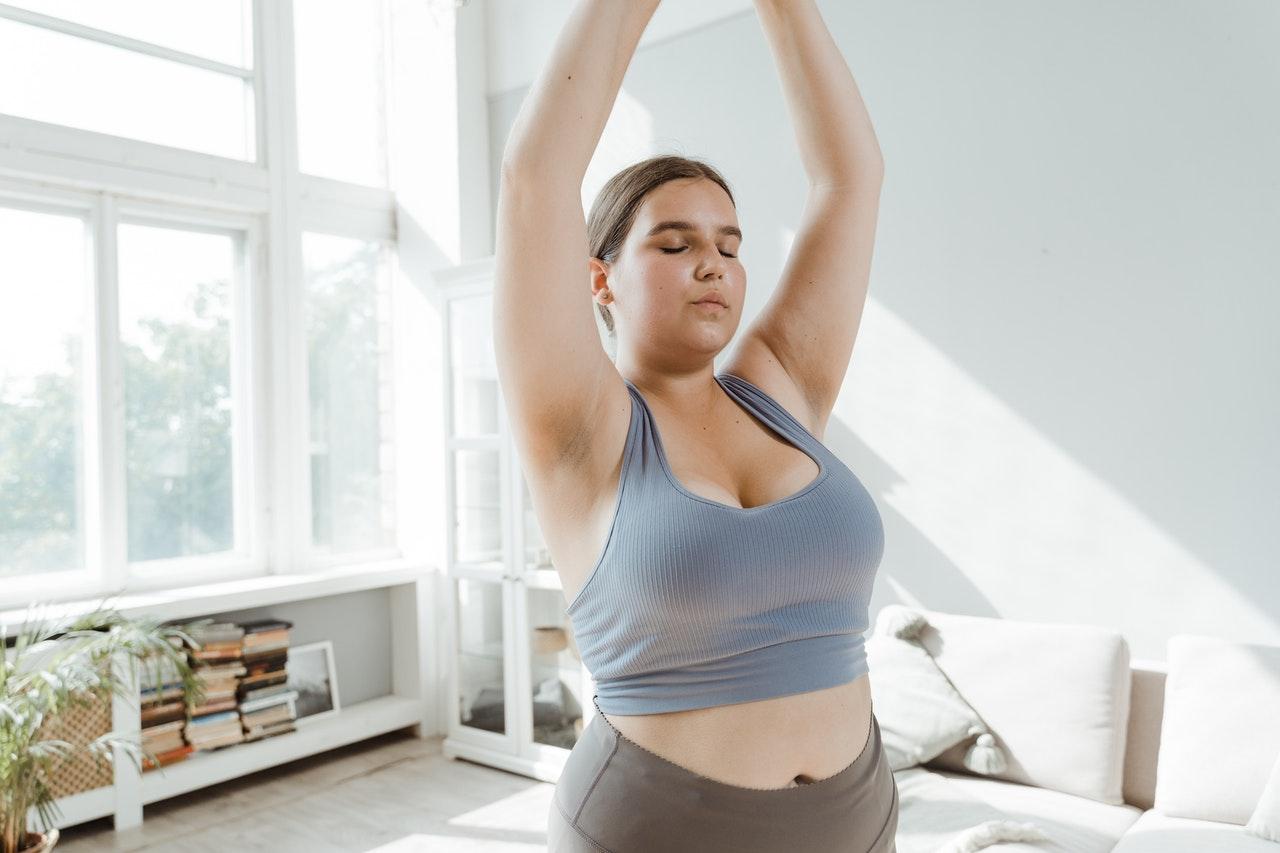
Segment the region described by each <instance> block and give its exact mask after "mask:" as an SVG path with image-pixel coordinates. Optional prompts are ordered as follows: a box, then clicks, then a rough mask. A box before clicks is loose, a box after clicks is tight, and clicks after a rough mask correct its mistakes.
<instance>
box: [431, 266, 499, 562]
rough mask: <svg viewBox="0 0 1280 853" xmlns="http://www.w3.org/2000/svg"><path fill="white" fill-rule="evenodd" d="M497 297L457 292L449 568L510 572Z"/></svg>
mask: <svg viewBox="0 0 1280 853" xmlns="http://www.w3.org/2000/svg"><path fill="white" fill-rule="evenodd" d="M492 311H493V296H492V293H491V292H489V291H488V290H487V289H486V290H473V291H472V292H468V293H461V294H457V295H455V296H453V297H451V298H450V300H449V303H448V315H447V316H448V323H447V334H448V344H449V363H448V383H449V392H448V399H447V401H446V403H447V405H448V407H449V409H450V411H449V413H448V417H447V418H446V421H447V429H448V434H449V437H448V447H449V458H448V466H447V477H448V479H449V483H448V485H449V489H448V495H449V511H450V513H451V519H450V525H449V538H450V541H449V573H450V574H457V572H456V571H455V569H459V568H460V569H464V570H470V573H475V572H481V573H483V574H485V575H487V576H489V577H492V578H493V579H494V580H497V579H498V578H501V577H504V576H506V575H507V574H509V573H508V572H507V571H506V570H505V568H504V567H505V566H506V563H507V556H508V555H507V542H508V538H507V517H508V516H507V512H506V507H507V506H508V505H509V501H508V500H507V499H506V497H505V492H506V484H507V482H508V480H507V478H506V477H505V476H504V468H505V466H506V464H507V455H508V454H507V451H506V450H505V449H504V435H503V433H504V430H503V428H502V420H503V415H502V413H503V407H502V399H501V395H500V393H499V389H498V369H497V361H496V359H495V357H494V351H493V333H492V329H493V321H492Z"/></svg>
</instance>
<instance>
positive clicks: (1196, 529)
mask: <svg viewBox="0 0 1280 853" xmlns="http://www.w3.org/2000/svg"><path fill="white" fill-rule="evenodd" d="M477 3H479V4H480V5H481V7H482V8H481V9H471V8H469V9H464V10H463V12H462V14H464V15H465V14H483V15H485V17H486V21H485V32H486V42H485V43H486V51H487V62H486V74H487V76H488V92H489V94H488V99H489V121H488V126H489V140H488V145H489V152H488V156H489V162H490V165H491V168H495V167H496V164H497V163H498V162H499V158H500V156H501V152H502V147H503V145H504V144H505V141H506V138H507V134H508V132H509V130H510V127H511V123H512V120H513V119H514V117H515V115H516V112H517V110H518V109H519V106H520V103H521V100H522V99H523V97H524V96H525V93H526V92H527V87H528V85H529V83H530V82H531V81H532V79H533V77H534V76H535V75H536V74H537V73H538V71H539V69H540V68H541V63H542V62H544V61H545V59H546V57H547V56H548V55H549V52H550V49H551V45H552V41H553V40H554V38H555V37H556V35H557V33H558V31H559V27H560V26H561V25H562V24H563V22H564V20H565V18H566V17H567V15H568V13H569V10H570V8H571V3H569V2H567V0H557V2H551V0H538V2H530V0H487V3H481V2H480V0H472V5H473V7H474V6H476V5H477ZM818 6H819V8H820V10H821V11H822V14H823V17H824V18H825V20H826V21H827V23H828V25H829V27H830V28H831V30H832V33H833V34H834V37H835V39H836V41H837V43H838V44H839V45H840V47H841V49H842V50H843V52H844V55H845V58H846V59H847V61H848V62H849V65H850V68H851V69H852V71H853V73H854V76H855V78H856V79H857V81H858V84H859V87H860V88H861V90H862V93H863V96H864V98H865V100H866V101H867V103H868V108H869V110H870V111H871V115H872V119H873V121H874V123H875V127H876V130H877V134H878V136H879V139H880V144H881V149H882V151H883V153H884V157H885V161H886V178H885V184H884V191H883V195H882V201H881V215H880V223H879V227H878V232H877V244H876V250H875V258H874V263H873V268H872V276H871V291H870V296H869V299H868V305H867V309H866V313H865V315H864V317H863V320H862V325H861V329H860V331H859V335H858V340H857V344H856V346H855V348H854V352H853V358H852V361H851V363H850V368H849V373H848V375H847V377H846V380H845V384H844V389H843V393H842V396H841V398H840V401H839V403H838V405H837V408H836V411H835V413H834V415H833V418H832V420H831V422H830V425H829V427H828V430H827V433H826V436H825V438H826V442H827V444H828V446H830V447H831V448H832V449H833V450H834V451H835V452H836V453H838V454H839V455H840V456H841V457H842V458H843V459H844V461H845V462H846V463H847V464H848V465H849V466H850V467H851V468H852V469H853V471H854V472H855V473H857V474H858V476H859V477H860V478H862V480H863V482H864V483H865V484H866V485H867V487H868V488H869V489H870V490H871V491H872V493H873V494H874V495H875V497H876V500H877V503H878V505H879V507H880V510H881V513H882V515H883V517H884V520H885V526H886V535H887V545H886V552H885V558H884V562H883V564H882V567H881V574H880V577H879V580H878V582H877V585H876V597H875V599H874V600H873V602H872V608H873V612H874V611H875V610H876V609H878V608H879V607H880V606H882V605H883V604H886V603H889V602H892V601H901V602H904V603H909V604H917V605H921V606H924V607H928V608H934V609H940V610H947V611H952V612H959V613H970V614H976V615H995V616H1002V617H1005V618H1011V619H1029V620H1038V621H1053V622H1087V623H1092V624H1099V625H1106V626H1112V627H1116V628H1118V629H1119V630H1121V631H1122V632H1123V633H1124V634H1125V635H1126V637H1127V638H1128V640H1129V643H1130V646H1131V650H1132V653H1133V654H1134V656H1136V657H1146V658H1155V659H1164V657H1165V646H1164V644H1165V641H1166V639H1167V638H1168V637H1169V636H1170V635H1171V634H1174V633H1180V632H1191V633H1204V634H1212V635H1218V636H1224V637H1229V638H1235V639H1240V640H1246V641H1250V642H1265V643H1280V523H1277V522H1278V521H1280V497H1278V496H1280V488H1278V481H1280V448H1278V447H1277V441H1276V439H1277V437H1278V436H1280V343H1277V342H1278V341H1280V335H1278V334H1277V324H1278V320H1280V239H1277V237H1278V235H1280V158H1278V157H1277V152H1280V60H1278V59H1277V57H1278V56H1280V54H1278V53H1277V52H1276V49H1275V45H1276V43H1277V40H1278V39H1280V4H1276V3H1274V2H1272V0H1233V2H1227V3H1217V2H1215V3H1210V2H1207V0H1202V2H1190V0H1170V2H1162V3H1155V2H1126V3H1106V2H1099V0H1078V2H1072V3H1066V2H1060V3H1039V4H1026V3H1021V2H1013V0H981V2H978V1H977V0H967V2H950V3H941V2H923V0H897V2H887V0H886V2H875V3H871V2H861V1H860V2H852V0H840V1H839V2H837V0H819V2H818ZM686 78H691V79H692V80H694V81H697V82H695V83H689V82H688V81H687V80H686ZM665 152H675V153H681V154H685V155H687V156H692V157H698V158H702V159H706V160H708V161H709V162H711V163H712V164H714V165H715V166H717V167H718V168H719V169H721V171H722V172H724V174H725V175H726V177H727V178H728V179H729V182H730V185H731V186H732V187H733V188H734V191H735V194H736V196H737V198H738V209H739V218H740V222H741V224H742V227H743V230H744V232H745V235H746V236H745V241H744V243H743V247H742V253H741V257H742V258H743V261H744V263H745V265H746V267H747V270H748V294H749V295H748V305H747V307H746V309H745V312H744V317H743V325H744V326H745V325H746V323H747V322H748V321H749V319H750V317H752V316H753V315H754V313H755V312H757V311H758V310H759V308H760V306H762V305H763V304H764V302H765V301H766V299H767V296H768V292H769V291H770V289H771V288H772V287H773V284H774V282H775V281H776V280H777V278H778V275H779V273H780V271H781V269H782V266H783V262H784V260H785V256H786V251H787V248H788V246H789V245H790V242H791V240H792V239H793V237H794V228H795V226H796V223H797V222H798V218H799V214H800V211H801V207H802V205H803V201H804V194H805V190H804V173H803V171H802V167H801V162H800V158H799V155H798V152H797V149H796V144H795V137H794V132H793V129H792V127H791V124H790V120H789V117H788V115H787V111H786V105H785V102H784V101H783V97H782V89H781V86H780V84H779V81H778V77H777V72H776V70H775V68H774V66H773V61H772V56H771V54H770V53H769V50H768V46H767V44H766V42H765V40H764V36H763V33H762V31H761V29H760V26H759V23H758V21H757V19H756V14H755V10H754V6H753V5H752V4H751V3H749V2H746V0H743V2H723V3H706V4H703V3H699V4H693V3H685V4H681V3H679V2H675V0H668V3H667V4H664V5H663V6H661V7H659V9H658V12H657V14H656V15H655V18H654V20H653V22H652V23H651V27H650V30H649V31H648V32H647V33H646V37H645V39H644V40H642V42H641V46H640V49H639V51H638V52H637V55H636V58H635V60H634V61H633V63H632V65H631V68H630V70H629V72H628V74H627V77H626V80H625V81H624V86H623V92H622V93H621V94H620V96H619V99H618V102H617V104H616V106H615V109H614V112H613V114H612V116H611V118H610V122H609V126H608V127H607V129H606V131H605V135H604V139H603V140H602V141H601V145H600V148H599V149H598V151H597V156H596V158H595V160H594V161H593V164H592V169H591V170H590V172H589V173H588V178H587V181H586V183H585V185H584V187H583V204H584V210H585V209H586V208H587V207H588V206H589V205H590V202H591V200H592V199H593V198H594V196H595V193H596V191H597V190H598V188H599V187H600V185H601V184H602V183H603V182H604V180H605V179H607V178H608V176H609V175H611V174H612V173H613V172H615V171H616V170H617V169H619V168H622V167H623V166H625V165H627V164H628V163H630V162H633V161H634V160H637V159H641V158H643V157H647V156H650V155H652V154H656V153H665ZM494 174H496V171H495V172H494ZM485 190H486V191H487V192H489V196H490V204H491V205H492V202H493V198H494V197H495V196H496V192H497V185H496V180H495V181H493V182H492V185H491V186H489V187H486V188H485ZM582 285H583V298H584V299H587V298H589V297H588V286H587V278H586V269H585V264H584V275H583V282H582Z"/></svg>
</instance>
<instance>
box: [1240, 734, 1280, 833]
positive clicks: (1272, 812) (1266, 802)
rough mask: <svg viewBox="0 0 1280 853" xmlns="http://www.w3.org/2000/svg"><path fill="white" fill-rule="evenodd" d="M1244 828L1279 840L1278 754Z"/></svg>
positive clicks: (1279, 784)
mask: <svg viewBox="0 0 1280 853" xmlns="http://www.w3.org/2000/svg"><path fill="white" fill-rule="evenodd" d="M1244 828H1245V831H1246V832H1248V833H1249V834H1250V835H1256V836H1258V837H1259V838H1265V839H1266V840H1268V841H1280V755H1277V756H1276V763H1275V764H1273V765H1271V777H1270V778H1269V779H1267V785H1266V787H1265V788H1263V789H1262V796H1261V797H1260V798H1259V799H1258V805H1256V806H1254V809H1253V815H1252V816H1251V817H1250V818H1249V822H1248V823H1246V824H1245V825H1244Z"/></svg>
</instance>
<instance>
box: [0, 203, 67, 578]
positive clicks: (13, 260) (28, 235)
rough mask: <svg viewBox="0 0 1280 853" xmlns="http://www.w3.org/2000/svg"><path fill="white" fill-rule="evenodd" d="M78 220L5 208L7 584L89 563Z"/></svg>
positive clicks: (2, 335)
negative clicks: (18, 577)
mask: <svg viewBox="0 0 1280 853" xmlns="http://www.w3.org/2000/svg"><path fill="white" fill-rule="evenodd" d="M87 236H88V232H87V228H86V223H85V221H84V219H83V218H81V217H80V216H77V215H75V214H67V213H53V212H42V211H38V210H22V209H14V208H0V282H4V286H3V289H0V578H2V577H4V576H5V575H15V574H25V573H33V572H41V573H44V572H59V571H66V570H69V569H72V568H74V567H76V566H78V565H80V564H81V563H82V562H83V561H84V553H85V551H84V548H85V529H84V524H85V522H84V509H83V505H82V503H83V500H84V490H83V486H82V482H83V479H84V470H83V461H82V457H83V448H84V440H83V435H82V431H81V421H82V412H81V410H82V407H83V405H84V384H83V378H84V371H83V367H82V362H83V353H84V338H85V335H84V312H83V310H82V306H83V304H84V295H85V294H86V293H87V292H88V288H87V281H86V279H87V274H88V271H89V267H88V264H87V263H86V259H87V257H88V249H89V243H88V240H87Z"/></svg>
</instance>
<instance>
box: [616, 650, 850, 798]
mask: <svg viewBox="0 0 1280 853" xmlns="http://www.w3.org/2000/svg"><path fill="white" fill-rule="evenodd" d="M604 717H605V719H607V720H608V721H609V723H610V724H612V725H613V727H614V728H615V729H617V730H618V731H619V732H621V733H622V735H623V736H624V737H625V738H627V740H630V741H632V742H633V743H636V744H639V745H640V746H642V747H644V748H645V749H647V750H649V751H650V752H652V753H654V754H656V755H658V756H660V757H662V758H664V759H666V760H667V761H670V762H671V763H673V764H677V765H679V766H681V767H683V768H685V769H686V770H690V771H692V772H694V773H697V774H698V775H700V776H705V777H707V778H708V779H712V780H715V781H717V782H722V783H724V784H727V785H737V786H738V787H742V788H793V787H796V786H797V785H803V784H808V783H812V782H817V781H821V780H823V779H826V778H828V777H830V776H834V775H835V774H837V773H839V772H840V771H841V770H843V769H844V768H846V767H848V766H849V765H850V764H852V763H853V762H854V761H855V760H856V759H857V758H858V757H859V755H861V753H862V749H863V747H864V746H865V745H866V743H867V741H868V736H869V735H870V732H871V682H870V678H869V675H865V674H864V675H862V676H861V677H859V678H857V679H854V680H853V681H851V682H849V683H848V684H840V685H837V686H835V687H830V688H826V689H824V690H814V691H810V692H808V693H796V694H792V695H790V696H776V697H774V698H771V699H763V700H761V701H758V702H741V703H738V704H735V705H721V706H719V707H716V708H697V709H694V710H691V711H675V712H672V713H667V714H634V715H633V714H628V715H610V714H605V715H604Z"/></svg>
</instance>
